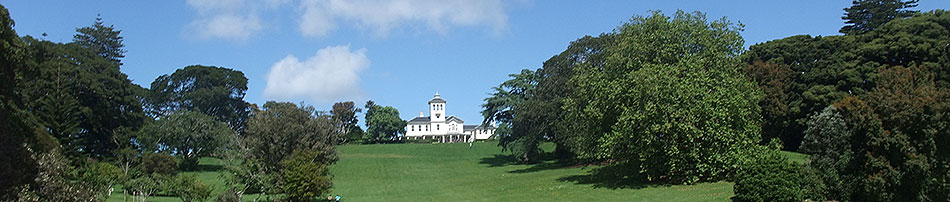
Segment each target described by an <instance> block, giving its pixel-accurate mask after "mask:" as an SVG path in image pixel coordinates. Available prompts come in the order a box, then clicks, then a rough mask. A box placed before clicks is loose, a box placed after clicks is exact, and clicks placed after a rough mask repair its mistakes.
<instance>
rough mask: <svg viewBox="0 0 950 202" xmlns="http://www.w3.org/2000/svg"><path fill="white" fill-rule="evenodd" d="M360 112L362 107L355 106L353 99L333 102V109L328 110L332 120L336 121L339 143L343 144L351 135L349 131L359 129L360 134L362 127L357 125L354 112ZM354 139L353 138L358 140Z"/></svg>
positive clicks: (357, 120)
mask: <svg viewBox="0 0 950 202" xmlns="http://www.w3.org/2000/svg"><path fill="white" fill-rule="evenodd" d="M360 112H362V109H360V108H357V107H356V105H354V104H353V101H346V102H337V103H334V104H333V109H331V110H330V114H331V116H332V118H333V121H334V122H336V124H338V125H337V131H338V134H339V135H340V136H342V137H341V138H340V144H345V143H346V142H347V141H348V140H350V139H349V137H351V133H354V132H351V131H354V130H359V132H360V135H361V136H362V132H363V129H361V128H360V127H359V125H357V122H359V119H357V117H356V114H358V113H360ZM358 139H359V138H357V139H354V140H358Z"/></svg>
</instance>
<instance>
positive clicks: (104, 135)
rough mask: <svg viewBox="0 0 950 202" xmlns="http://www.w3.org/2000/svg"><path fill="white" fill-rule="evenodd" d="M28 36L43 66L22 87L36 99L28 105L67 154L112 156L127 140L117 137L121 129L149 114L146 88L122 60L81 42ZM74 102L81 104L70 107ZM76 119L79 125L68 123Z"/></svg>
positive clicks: (133, 125) (34, 60) (35, 61)
mask: <svg viewBox="0 0 950 202" xmlns="http://www.w3.org/2000/svg"><path fill="white" fill-rule="evenodd" d="M25 40H26V41H27V43H28V44H29V45H30V48H31V52H30V60H31V61H30V62H31V63H32V64H36V65H37V69H39V73H38V74H35V75H33V76H32V77H29V78H28V79H30V80H32V81H36V82H31V83H29V85H28V86H27V89H28V90H27V91H26V93H24V95H25V96H26V97H27V98H28V99H30V100H37V101H38V102H33V103H30V105H29V107H30V110H31V111H33V112H34V113H38V115H37V116H38V117H40V118H41V119H42V120H41V122H42V123H44V124H45V125H44V129H46V130H47V131H48V132H53V133H56V135H58V137H57V138H60V141H61V143H62V144H63V145H64V146H65V147H64V148H66V149H68V150H69V151H65V152H66V154H68V157H75V155H69V154H73V153H76V152H78V153H82V154H85V155H91V157H95V158H111V156H112V154H113V153H112V151H113V150H115V149H116V148H118V147H119V146H120V145H121V144H125V142H127V141H125V140H118V139H116V138H117V137H119V136H117V131H120V130H122V129H123V128H132V129H134V128H137V127H139V126H141V124H142V122H143V120H144V118H145V116H144V113H143V111H142V103H141V94H142V92H143V91H142V88H141V87H139V86H138V85H135V84H132V81H130V80H129V79H128V76H126V75H125V74H124V73H122V72H121V71H120V70H119V64H117V63H115V62H112V61H109V60H107V59H105V58H103V57H100V56H98V55H96V54H95V53H93V52H92V51H91V50H88V49H86V48H83V47H80V46H79V45H77V44H74V43H69V44H62V43H53V42H49V41H39V40H36V39H33V38H32V37H25ZM59 87H62V88H65V89H57V88H59ZM76 103H78V108H77V107H72V105H73V104H76ZM76 120H78V129H76V130H73V129H69V128H72V127H71V125H72V123H70V122H73V121H76ZM63 126H69V127H63ZM67 134H71V135H68V136H67Z"/></svg>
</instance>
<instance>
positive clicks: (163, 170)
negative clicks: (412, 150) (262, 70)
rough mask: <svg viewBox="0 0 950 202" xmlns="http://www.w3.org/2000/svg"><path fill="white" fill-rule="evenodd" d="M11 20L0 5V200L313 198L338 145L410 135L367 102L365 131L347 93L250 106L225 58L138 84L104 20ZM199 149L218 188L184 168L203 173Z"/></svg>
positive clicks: (325, 183) (384, 109)
mask: <svg viewBox="0 0 950 202" xmlns="http://www.w3.org/2000/svg"><path fill="white" fill-rule="evenodd" d="M13 27H14V22H13V20H12V19H11V18H10V16H9V12H8V11H7V10H6V8H4V7H3V6H2V5H0V45H2V47H3V49H2V52H0V63H2V69H0V151H2V153H0V170H2V172H0V178H3V179H4V180H0V200H15V201H101V200H105V199H106V198H107V197H108V196H109V195H110V194H111V192H112V190H113V188H114V187H116V186H117V185H121V186H122V187H123V188H124V189H123V190H124V192H125V193H124V197H128V196H132V199H133V200H140V201H145V200H147V199H148V197H150V196H155V195H162V196H175V197H178V198H179V199H181V200H183V201H205V200H209V199H211V198H214V199H215V201H241V200H242V197H243V196H244V195H245V194H255V193H259V194H260V195H258V196H259V197H261V196H263V197H275V196H276V197H280V198H285V199H290V200H309V199H312V198H314V197H316V196H320V195H322V194H325V193H327V191H329V189H330V188H331V186H332V175H330V173H329V166H330V165H332V164H333V163H335V162H336V161H337V160H338V159H339V157H338V156H337V151H336V146H337V145H339V144H344V143H380V142H388V141H391V140H392V139H393V137H394V136H395V135H397V134H399V133H405V129H404V126H405V121H403V120H401V119H399V112H398V110H396V109H395V108H393V107H390V106H380V105H377V104H375V102H373V101H368V102H367V104H366V106H365V109H366V116H365V117H366V120H367V121H366V126H367V128H368V130H367V131H366V132H364V131H363V130H362V129H361V128H360V127H359V126H358V125H357V122H358V120H357V114H358V113H360V112H362V109H360V108H358V107H356V106H354V103H353V102H352V101H347V102H339V103H336V104H334V105H333V107H332V109H331V110H329V111H319V110H317V109H315V108H314V107H312V106H309V105H305V104H294V103H288V102H275V101H268V102H266V103H264V104H263V105H261V106H258V105H257V104H252V103H248V102H246V101H245V100H244V97H245V94H246V91H247V82H248V79H247V78H246V77H245V75H244V73H242V72H241V71H238V70H234V69H230V68H226V67H215V66H204V65H190V66H186V67H183V68H181V69H178V70H176V71H175V72H173V73H171V74H166V75H162V76H159V77H158V78H156V79H155V80H154V81H153V82H152V83H151V86H149V88H143V87H141V86H138V85H135V84H133V83H132V82H131V81H130V80H129V79H128V77H127V75H126V74H124V73H122V72H121V66H122V59H123V58H124V54H125V53H126V51H125V49H124V45H123V43H122V42H123V37H122V36H121V30H119V29H116V28H115V27H113V26H111V25H109V26H107V25H105V23H104V22H103V21H102V19H101V18H97V19H96V21H95V23H93V24H92V25H91V26H88V27H82V28H78V29H76V32H77V33H76V35H75V36H74V37H73V41H71V42H68V43H58V42H51V41H47V40H44V39H37V38H34V37H32V36H23V37H21V36H19V35H17V33H16V31H15V30H14V29H13ZM204 157H213V158H215V159H218V160H220V161H222V162H224V163H223V164H224V166H223V167H224V169H225V171H226V172H225V173H227V174H226V175H224V176H222V177H224V178H225V181H226V182H227V183H226V184H227V185H226V186H225V187H217V188H216V187H212V186H211V185H208V184H205V183H204V182H201V181H200V180H198V179H197V177H196V176H195V175H193V174H186V173H184V172H183V171H196V170H202V169H203V168H202V167H201V165H200V161H201V159H202V158H204ZM214 189H219V190H224V191H221V192H220V194H219V195H217V196H211V192H212V190H214Z"/></svg>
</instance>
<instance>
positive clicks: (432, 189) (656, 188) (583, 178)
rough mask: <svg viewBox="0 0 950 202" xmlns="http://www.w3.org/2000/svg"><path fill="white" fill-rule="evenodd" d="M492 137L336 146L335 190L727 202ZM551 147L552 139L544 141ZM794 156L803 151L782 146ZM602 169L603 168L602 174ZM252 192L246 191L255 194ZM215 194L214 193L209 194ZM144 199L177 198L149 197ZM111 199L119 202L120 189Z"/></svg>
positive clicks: (434, 197)
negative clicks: (525, 151) (540, 155)
mask: <svg viewBox="0 0 950 202" xmlns="http://www.w3.org/2000/svg"><path fill="white" fill-rule="evenodd" d="M496 144H497V143H495V142H479V143H475V144H474V147H473V148H472V149H471V150H470V149H469V148H468V144H464V143H457V144H384V145H346V146H342V147H340V148H339V149H340V152H341V154H340V161H339V162H338V163H337V164H336V165H334V166H333V167H332V168H331V171H332V173H333V175H334V176H335V178H334V180H333V182H334V186H333V190H332V194H340V196H342V197H343V199H344V200H345V201H351V202H352V201H729V197H731V196H732V195H733V192H732V183H730V182H716V183H702V184H697V185H688V186H668V185H652V184H637V183H618V179H619V178H622V177H614V176H609V174H610V173H611V172H609V171H607V172H594V171H596V170H598V169H605V167H601V166H588V167H582V166H575V167H562V166H558V165H557V164H554V163H553V162H551V161H547V162H544V163H540V164H536V165H521V164H517V163H515V161H514V159H513V158H512V157H510V156H508V155H506V154H505V153H502V152H501V149H500V148H499V147H497V146H496ZM547 146H550V145H547ZM782 154H783V155H784V156H786V157H788V158H789V160H791V161H795V162H804V161H805V159H806V158H807V155H804V154H799V153H793V152H782ZM200 164H201V167H202V171H199V172H190V173H196V174H197V175H198V178H199V179H200V180H202V181H204V182H205V183H208V184H210V185H213V186H214V187H215V190H214V194H212V196H215V195H217V193H218V192H220V191H222V189H223V187H224V182H223V180H222V177H221V175H220V174H221V173H222V172H223V170H222V168H221V167H220V160H218V159H214V158H203V159H201V161H200ZM604 173H608V175H607V176H604V175H603V174H604ZM256 197H257V195H246V196H245V200H253V199H254V198H256ZM212 198H213V197H212ZM149 199H150V200H149V201H178V199H177V198H175V197H150V198H149ZM108 201H122V194H121V188H119V189H116V192H115V194H113V196H112V198H109V200H108Z"/></svg>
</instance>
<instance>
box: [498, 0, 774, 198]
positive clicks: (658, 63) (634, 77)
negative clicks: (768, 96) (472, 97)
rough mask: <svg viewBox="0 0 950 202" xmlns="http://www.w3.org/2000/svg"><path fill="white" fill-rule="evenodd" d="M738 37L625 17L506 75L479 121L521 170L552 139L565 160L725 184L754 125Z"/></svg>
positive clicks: (724, 26) (752, 95)
mask: <svg viewBox="0 0 950 202" xmlns="http://www.w3.org/2000/svg"><path fill="white" fill-rule="evenodd" d="M739 29H741V27H740V26H737V25H734V24H732V23H730V22H728V21H726V20H717V21H712V22H710V21H707V19H706V17H705V15H704V14H702V13H699V12H695V13H687V12H682V11H679V12H677V13H676V14H675V15H674V16H665V15H663V14H662V13H660V12H654V13H652V15H650V16H644V17H634V18H633V19H631V20H630V22H628V23H624V24H623V25H621V26H620V27H618V28H617V29H615V30H616V31H615V32H613V33H609V34H602V35H600V36H599V37H584V38H581V39H579V40H577V41H575V42H572V43H571V45H570V46H569V47H568V49H567V50H566V51H565V52H563V53H561V54H560V55H557V56H554V57H552V58H551V59H549V60H548V61H546V62H545V63H544V67H542V68H540V69H538V70H537V71H531V70H522V72H521V73H520V74H513V75H511V76H512V77H513V78H512V79H511V80H508V81H506V82H504V83H502V84H501V85H500V86H499V87H496V88H495V93H494V94H493V96H492V97H489V98H486V103H485V105H484V107H485V111H483V115H485V118H486V122H487V121H488V120H496V121H499V122H501V123H503V125H502V126H504V127H510V129H508V130H507V131H510V132H503V133H500V134H499V135H500V139H501V141H500V143H499V144H500V145H501V146H503V147H504V148H505V149H507V150H511V151H512V152H514V153H515V154H516V156H517V157H518V158H519V159H521V160H522V161H525V162H533V161H538V160H540V159H539V158H540V155H539V154H540V151H539V148H538V145H539V144H540V143H541V142H544V141H552V142H554V143H555V144H556V145H557V151H556V153H557V154H558V156H560V157H561V158H562V159H564V160H568V161H580V162H598V161H608V162H613V163H614V164H617V165H621V166H623V167H626V170H627V172H629V174H631V175H632V176H636V177H639V178H642V179H643V180H647V181H661V182H671V183H696V182H702V181H710V180H719V179H724V178H725V177H727V176H729V174H730V172H731V171H732V170H733V168H734V167H736V166H737V164H738V163H739V162H740V161H741V160H743V157H744V156H747V155H748V154H749V153H751V151H752V149H754V148H755V145H756V143H758V137H759V136H758V132H759V127H760V121H761V120H760V118H759V117H760V115H759V113H760V112H759V106H758V102H759V100H761V94H759V91H757V88H756V87H755V84H754V83H753V82H752V81H750V80H748V79H746V78H745V77H744V76H742V74H741V73H740V67H741V63H740V60H738V58H737V56H738V55H739V54H740V53H741V50H742V43H743V40H742V37H740V36H739V33H738V31H739ZM499 131H506V130H499Z"/></svg>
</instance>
